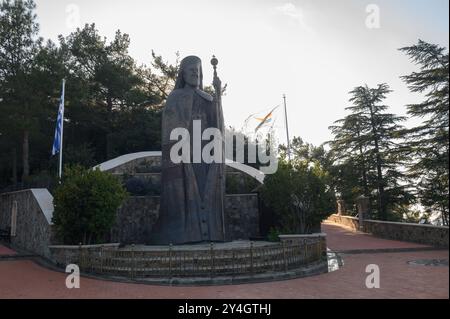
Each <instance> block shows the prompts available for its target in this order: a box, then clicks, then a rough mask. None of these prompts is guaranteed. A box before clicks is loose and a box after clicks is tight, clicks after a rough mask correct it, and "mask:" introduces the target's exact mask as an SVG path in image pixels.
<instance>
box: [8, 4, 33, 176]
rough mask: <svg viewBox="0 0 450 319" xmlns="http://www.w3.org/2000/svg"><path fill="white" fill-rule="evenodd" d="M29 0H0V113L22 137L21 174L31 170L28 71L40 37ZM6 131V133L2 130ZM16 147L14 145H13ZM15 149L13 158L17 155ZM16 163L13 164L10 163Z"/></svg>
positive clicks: (29, 84) (30, 108) (30, 116)
mask: <svg viewBox="0 0 450 319" xmlns="http://www.w3.org/2000/svg"><path fill="white" fill-rule="evenodd" d="M35 8H36V5H35V3H34V2H33V1H32V0H23V1H22V0H14V1H11V0H5V1H2V2H1V3H0V87H1V92H0V94H1V97H2V100H1V109H0V112H1V113H2V116H4V117H5V118H7V119H8V121H12V122H10V123H14V125H13V127H15V128H16V130H15V132H11V133H10V137H13V135H15V134H17V133H18V131H20V135H21V136H20V139H21V141H22V143H21V144H22V165H23V173H22V178H23V179H25V178H27V177H28V175H29V173H30V160H29V144H30V131H31V130H32V129H33V128H34V126H35V124H36V123H35V118H36V116H37V115H38V114H39V109H38V105H33V104H32V101H31V98H32V96H31V94H30V92H33V90H32V84H31V83H30V73H31V70H32V65H33V61H34V58H35V56H36V54H37V51H38V47H39V44H40V42H41V39H39V38H38V32H39V25H38V24H37V22H36V15H35V14H34V10H35ZM5 135H8V133H7V132H5ZM15 150H16V149H15ZM15 150H14V154H13V158H15V157H16V154H15ZM13 166H14V167H16V165H13Z"/></svg>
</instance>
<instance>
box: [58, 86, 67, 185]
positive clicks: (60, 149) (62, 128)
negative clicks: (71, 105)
mask: <svg viewBox="0 0 450 319" xmlns="http://www.w3.org/2000/svg"><path fill="white" fill-rule="evenodd" d="M65 93H66V79H63V82H62V94H61V103H62V115H61V141H60V145H59V180H60V181H61V178H62V170H63V168H62V160H63V137H64V111H65V108H64V96H65Z"/></svg>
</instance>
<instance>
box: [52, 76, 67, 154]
mask: <svg viewBox="0 0 450 319" xmlns="http://www.w3.org/2000/svg"><path fill="white" fill-rule="evenodd" d="M64 91H65V80H63V86H62V94H61V100H60V102H59V110H58V119H57V120H56V130H55V140H54V141H53V149H52V155H53V156H55V155H56V154H58V153H59V152H61V147H62V137H63V129H64V93H65V92H64Z"/></svg>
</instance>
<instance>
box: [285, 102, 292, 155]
mask: <svg viewBox="0 0 450 319" xmlns="http://www.w3.org/2000/svg"><path fill="white" fill-rule="evenodd" d="M283 100H284V118H285V120H286V136H287V153H288V159H289V162H291V140H290V138H289V123H288V114H287V104H286V94H284V95H283Z"/></svg>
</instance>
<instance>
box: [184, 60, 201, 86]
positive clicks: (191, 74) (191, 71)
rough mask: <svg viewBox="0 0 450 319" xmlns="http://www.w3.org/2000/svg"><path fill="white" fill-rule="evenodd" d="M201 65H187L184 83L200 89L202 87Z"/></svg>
mask: <svg viewBox="0 0 450 319" xmlns="http://www.w3.org/2000/svg"><path fill="white" fill-rule="evenodd" d="M200 69H201V65H200V63H192V64H189V65H187V66H186V67H185V68H184V70H183V78H184V82H186V84H187V85H189V86H192V87H195V88H198V87H199V86H200Z"/></svg>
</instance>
